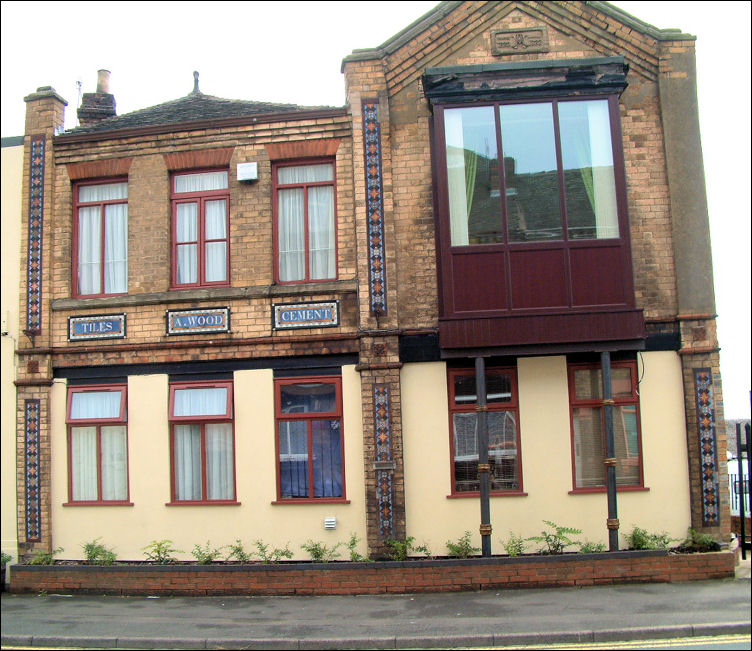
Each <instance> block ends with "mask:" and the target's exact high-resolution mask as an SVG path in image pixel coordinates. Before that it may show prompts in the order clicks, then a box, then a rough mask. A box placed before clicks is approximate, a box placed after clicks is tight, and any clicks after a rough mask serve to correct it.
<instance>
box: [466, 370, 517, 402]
mask: <svg viewBox="0 0 752 651" xmlns="http://www.w3.org/2000/svg"><path fill="white" fill-rule="evenodd" d="M477 400H478V396H477V395H476V388H475V375H455V376H454V401H455V403H456V404H457V405H474V404H475V403H476V402H477ZM511 400H512V378H511V376H510V374H509V373H500V372H498V371H490V372H489V373H487V374H486V403H487V404H493V403H498V402H511Z"/></svg>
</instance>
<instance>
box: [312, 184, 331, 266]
mask: <svg viewBox="0 0 752 651" xmlns="http://www.w3.org/2000/svg"><path fill="white" fill-rule="evenodd" d="M308 247H309V250H310V277H311V278H312V279H314V280H319V279H322V278H334V276H335V260H334V188H333V187H331V186H321V187H313V188H309V189H308Z"/></svg>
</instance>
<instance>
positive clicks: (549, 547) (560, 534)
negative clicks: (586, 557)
mask: <svg viewBox="0 0 752 651" xmlns="http://www.w3.org/2000/svg"><path fill="white" fill-rule="evenodd" d="M543 522H544V524H545V525H546V526H548V527H550V528H551V529H553V531H546V530H544V531H541V535H540V536H531V537H530V538H526V539H525V540H530V541H532V542H538V543H543V544H544V545H545V547H542V548H541V549H540V553H541V554H563V553H564V550H565V549H566V548H567V547H569V546H570V545H577V544H578V542H577V541H576V540H572V539H571V538H570V537H569V536H570V535H577V534H580V533H582V530H581V529H574V528H572V527H560V526H559V525H558V524H556V523H555V522H551V521H550V520H544V521H543Z"/></svg>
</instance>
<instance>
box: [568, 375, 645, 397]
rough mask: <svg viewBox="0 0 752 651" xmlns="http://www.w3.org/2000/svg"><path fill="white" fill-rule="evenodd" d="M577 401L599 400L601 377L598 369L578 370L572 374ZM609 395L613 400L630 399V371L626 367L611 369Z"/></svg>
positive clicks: (601, 394) (601, 385)
mask: <svg viewBox="0 0 752 651" xmlns="http://www.w3.org/2000/svg"><path fill="white" fill-rule="evenodd" d="M574 389H575V396H576V399H577V400H599V399H600V398H601V397H602V396H603V375H602V373H601V370H600V369H595V368H588V369H578V370H576V371H575V372H574ZM611 393H612V395H613V397H614V398H631V397H632V371H631V369H630V368H628V367H619V368H611Z"/></svg>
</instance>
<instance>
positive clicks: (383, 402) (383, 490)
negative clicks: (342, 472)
mask: <svg viewBox="0 0 752 651" xmlns="http://www.w3.org/2000/svg"><path fill="white" fill-rule="evenodd" d="M373 406H374V414H373V416H374V430H375V436H376V440H375V444H376V455H375V456H376V459H375V464H374V466H375V468H376V469H377V470H376V498H377V501H378V511H379V536H381V537H382V538H391V537H393V536H394V490H393V464H392V463H390V462H392V432H391V422H390V417H389V387H388V386H386V385H379V384H377V385H375V386H374V388H373ZM390 466H392V468H390Z"/></svg>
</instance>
